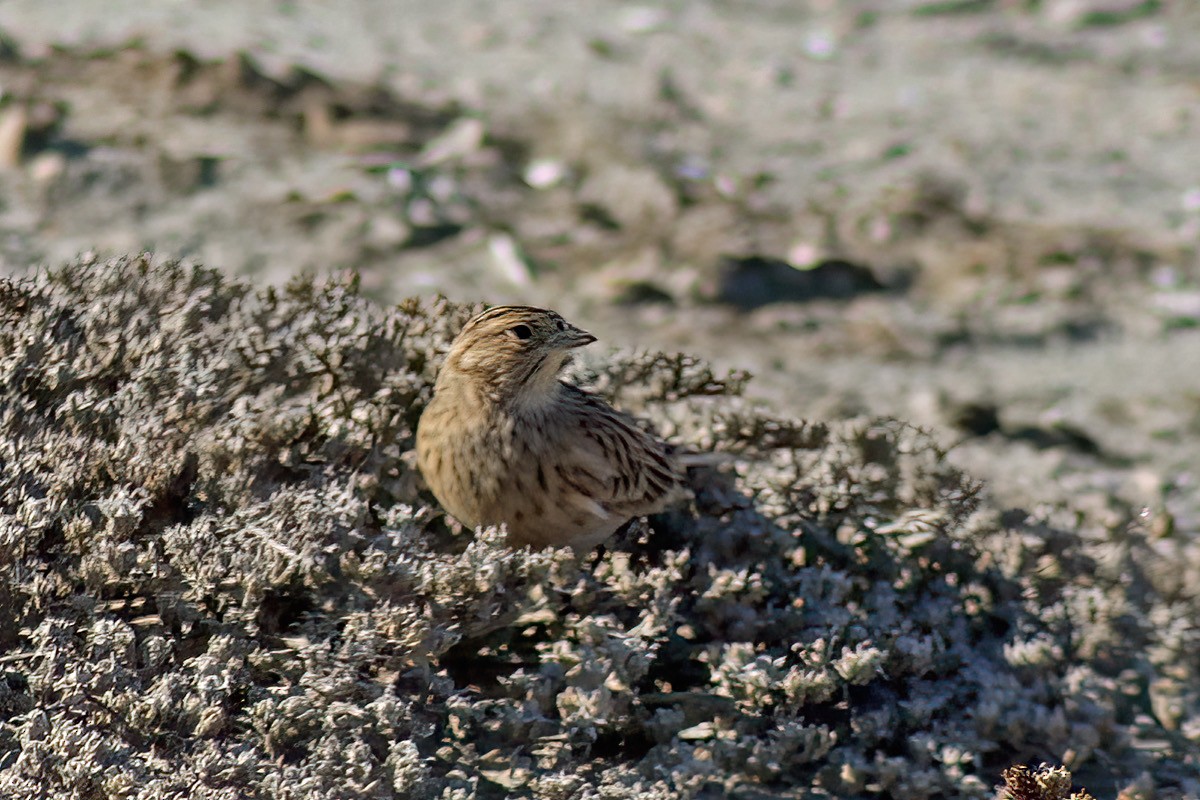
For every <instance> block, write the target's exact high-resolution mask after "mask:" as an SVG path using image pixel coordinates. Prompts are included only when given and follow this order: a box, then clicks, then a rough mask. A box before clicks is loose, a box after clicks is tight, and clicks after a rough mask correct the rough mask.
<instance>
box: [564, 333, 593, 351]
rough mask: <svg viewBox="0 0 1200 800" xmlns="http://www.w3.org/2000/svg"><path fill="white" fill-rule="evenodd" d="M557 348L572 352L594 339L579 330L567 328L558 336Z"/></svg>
mask: <svg viewBox="0 0 1200 800" xmlns="http://www.w3.org/2000/svg"><path fill="white" fill-rule="evenodd" d="M558 341H559V347H561V348H563V349H564V350H573V349H575V348H576V347H583V346H585V345H589V344H591V343H592V342H594V341H596V337H595V336H592V335H591V334H590V333H588V332H587V331H585V330H580V329H579V328H567V329H566V330H565V331H563V332H562V333H560V334H559V335H558Z"/></svg>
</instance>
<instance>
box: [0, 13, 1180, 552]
mask: <svg viewBox="0 0 1200 800" xmlns="http://www.w3.org/2000/svg"><path fill="white" fill-rule="evenodd" d="M0 30H2V31H3V32H4V33H5V36H6V38H7V47H6V58H5V59H4V63H3V64H2V65H0V81H2V84H3V88H4V105H3V107H2V108H0V110H2V111H3V112H4V116H3V122H2V124H0V158H3V160H4V163H5V164H6V165H7V166H6V169H5V170H4V173H3V175H2V177H0V186H2V187H3V192H4V198H5V202H4V204H3V207H2V208H0V232H2V233H3V236H2V237H0V259H2V261H0V264H2V265H3V269H4V270H5V271H8V272H21V271H24V270H27V269H29V268H31V267H32V266H34V265H37V264H40V263H59V262H62V261H65V260H66V259H68V258H70V257H71V256H73V255H74V254H76V253H78V252H81V251H85V250H96V251H98V252H100V253H102V254H116V253H123V252H131V251H137V250H139V249H143V248H148V249H153V250H156V251H159V252H161V253H163V254H169V255H185V256H188V257H190V258H194V259H196V260H199V261H202V262H204V263H206V264H209V265H212V266H216V267H219V268H221V269H224V270H228V271H230V272H233V273H239V274H249V275H253V276H256V278H257V279H260V280H262V281H272V282H281V281H283V280H286V279H287V277H288V276H290V275H293V274H295V273H297V272H304V271H316V272H325V271H330V270H341V269H348V268H349V269H355V270H359V271H361V273H362V274H363V281H364V284H365V285H366V286H368V287H369V288H370V290H371V291H372V292H373V293H374V294H375V295H377V296H378V297H380V298H383V299H386V300H394V299H398V298H400V297H404V296H407V295H412V294H429V293H433V292H444V293H446V294H448V295H450V296H452V297H454V298H457V299H464V300H466V299H469V300H479V299H483V300H487V301H502V300H523V301H528V302H535V303H544V304H548V305H553V306H555V307H558V308H560V309H562V310H563V311H564V312H566V313H568V314H570V315H572V316H573V317H574V318H575V319H577V320H578V321H579V322H580V323H581V324H583V325H585V326H590V327H591V328H593V329H594V332H595V333H597V334H598V335H599V336H600V337H601V338H602V340H603V342H604V343H605V344H608V345H615V346H631V347H653V348H668V349H670V348H679V349H685V350H687V351H690V352H694V353H697V354H700V355H703V356H705V357H707V358H710V359H712V360H714V361H715V362H716V363H717V364H718V365H720V366H721V367H723V368H740V369H748V370H750V371H751V372H753V373H755V374H756V375H757V376H758V378H757V381H756V382H755V383H754V384H753V387H754V388H753V389H752V390H751V393H752V394H754V395H756V396H758V397H760V398H762V399H763V400H764V401H765V402H768V403H772V404H775V405H777V406H781V407H784V408H786V409H787V410H789V411H792V412H796V413H799V414H801V415H804V416H807V417H814V418H822V419H830V418H841V417H846V416H851V415H856V414H863V413H871V414H890V415H895V416H898V417H901V418H903V419H909V420H913V421H915V422H918V423H920V424H922V425H926V426H929V427H930V429H931V430H933V431H934V433H935V435H937V436H938V438H939V439H941V440H942V441H944V442H945V443H946V444H947V445H948V446H953V457H954V458H955V459H956V460H958V462H959V463H961V464H963V465H965V466H967V467H968V468H969V469H970V470H971V471H972V472H973V473H975V474H977V475H980V476H982V477H984V478H986V479H988V480H989V482H990V486H991V488H992V491H993V492H994V493H995V494H997V495H998V496H999V498H1000V499H1001V500H1002V501H1003V502H1005V503H1011V504H1017V505H1022V506H1026V507H1037V506H1039V505H1041V504H1048V506H1050V507H1057V506H1066V507H1070V508H1076V509H1081V510H1083V511H1084V512H1085V513H1097V514H1108V513H1110V512H1111V509H1112V508H1114V507H1118V508H1125V507H1126V506H1128V507H1129V508H1130V511H1129V513H1130V514H1133V515H1135V516H1136V515H1137V514H1138V513H1139V509H1142V508H1143V507H1144V508H1145V509H1146V510H1145V512H1144V513H1143V514H1142V517H1143V519H1149V520H1151V521H1152V523H1153V524H1155V525H1157V526H1159V527H1161V528H1162V529H1163V530H1171V529H1172V526H1173V529H1174V530H1175V531H1177V532H1178V533H1180V534H1183V535H1189V536H1191V535H1195V534H1196V532H1197V530H1200V500H1198V495H1200V492H1198V490H1197V481H1198V480H1200V476H1198V473H1197V471H1196V466H1195V458H1196V453H1197V452H1200V369H1197V366H1198V365H1200V330H1198V326H1200V266H1198V260H1197V254H1196V253H1197V251H1196V244H1197V239H1198V237H1200V148H1198V147H1197V146H1196V142H1197V141H1200V83H1197V81H1196V75H1197V74H1200V46H1198V45H1197V42H1200V9H1196V8H1194V7H1192V6H1191V5H1189V4H1185V3H1166V2H1162V3H1159V2H1132V1H1130V0H1056V1H1054V2H1051V1H1049V0H1047V1H1046V2H1040V3H1018V2H987V1H986V0H985V1H984V2H971V1H970V0H963V1H962V2H953V0H952V1H951V2H903V3H896V2H859V3H835V2H815V1H814V2H808V3H790V2H788V3H785V2H760V3H754V4H736V3H726V2H715V1H714V2H697V3H658V4H653V3H645V4H629V3H616V2H600V1H599V0H592V1H589V2H582V3H574V4H571V5H570V6H569V7H568V6H566V5H561V4H555V3H545V2H534V1H528V2H514V3H505V4H489V3H477V2H465V1H464V0H456V1H454V2H444V3H437V4H433V3H428V4H419V3H403V4H396V3H383V2H367V1H365V0H363V1H361V2H347V3H338V4H305V3H276V4H264V3H242V2H204V3H196V2H176V3H169V4H167V3H164V4H155V5H154V6H152V7H150V8H147V7H145V5H144V4H138V3H88V2H74V3H70V4H47V3H39V2H9V3H5V4H4V5H3V6H0ZM831 259H836V260H840V261H839V262H838V263H837V264H834V265H833V267H832V270H831V265H830V260H831ZM838 264H841V265H842V266H849V267H851V268H853V270H857V271H856V272H854V273H853V274H854V275H855V276H857V278H856V279H854V280H851V281H850V284H849V285H848V286H849V288H847V287H846V285H844V284H839V283H838V282H837V279H836V275H833V273H835V272H836V270H837V267H838ZM864 276H865V277H864ZM839 287H841V288H839ZM766 301H773V302H766ZM597 357H603V353H598V354H597ZM1114 519H1116V520H1117V522H1114V523H1113V524H1126V523H1127V522H1128V519H1129V515H1128V514H1117V515H1115V517H1114Z"/></svg>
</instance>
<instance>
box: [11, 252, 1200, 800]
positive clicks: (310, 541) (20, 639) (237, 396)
mask: <svg viewBox="0 0 1200 800" xmlns="http://www.w3.org/2000/svg"><path fill="white" fill-rule="evenodd" d="M470 311H471V309H469V308H464V307H456V306H451V305H449V304H446V303H444V302H440V301H430V302H416V301H412V302H405V303H402V304H401V305H400V306H398V307H396V308H393V309H385V308H381V307H379V306H377V305H375V304H374V303H372V302H371V301H369V300H366V299H364V298H362V297H361V296H359V294H358V293H357V287H356V285H355V283H354V282H353V281H343V282H336V281H335V282H329V283H322V284H314V283H312V282H307V281H296V282H293V283H291V284H289V285H288V286H287V287H286V288H281V289H261V290H260V289H253V288H251V287H249V286H247V285H244V284H240V283H236V282H233V281H231V280H229V279H227V278H224V277H222V276H221V275H220V274H219V273H217V272H215V271H213V270H209V269H204V268H196V267H189V266H184V265H179V264H174V263H168V264H160V265H152V263H151V259H149V258H147V257H140V258H126V259H119V260H115V261H110V262H106V263H102V262H96V261H94V260H88V259H84V260H83V261H81V262H79V263H75V264H73V265H70V266H68V267H66V268H63V269H60V270H56V271H52V272H48V273H41V274H39V275H37V276H36V277H35V278H32V279H30V280H18V281H11V282H4V283H0V652H3V655H2V656H0V670H2V673H0V794H3V795H4V796H6V797H64V798H67V797H70V798H147V800H148V799H149V798H166V797H179V796H188V797H193V798H229V799H230V800H232V798H243V797H271V798H314V799H315V798H329V797H345V798H362V797H372V798H393V797H445V798H467V797H473V796H479V797H502V796H529V797H538V798H567V797H605V798H622V797H627V798H635V797H636V798H649V797H664V798H665V797H715V796H731V797H769V796H787V797H800V796H826V795H829V796H838V797H857V796H863V797H866V796H888V797H896V798H925V797H937V796H954V797H987V796H990V795H991V794H992V793H993V791H994V789H993V786H994V785H995V784H996V783H997V782H998V781H999V779H1000V776H1001V773H1002V771H1003V770H1004V769H1005V768H1006V767H1009V766H1010V765H1012V764H1014V763H1018V764H1019V763H1024V762H1030V761H1033V762H1036V761H1040V760H1049V761H1054V762H1066V764H1067V765H1068V767H1070V768H1071V769H1072V770H1073V771H1075V773H1076V775H1077V776H1078V777H1079V779H1080V780H1082V781H1084V782H1085V783H1086V784H1087V785H1088V786H1089V787H1090V788H1092V789H1093V791H1096V792H1105V791H1110V792H1112V793H1115V791H1116V789H1118V788H1119V787H1122V786H1129V785H1131V782H1135V784H1134V785H1136V786H1144V785H1145V784H1146V779H1144V778H1143V779H1142V780H1141V782H1140V783H1136V782H1137V781H1138V778H1139V776H1141V775H1143V774H1144V773H1150V774H1152V775H1153V776H1154V781H1153V782H1154V785H1155V786H1156V787H1157V790H1156V791H1157V794H1156V795H1155V796H1157V797H1182V796H1187V795H1190V796H1195V795H1196V794H1197V793H1198V792H1200V769H1198V765H1197V763H1196V758H1195V753H1196V745H1197V742H1198V741H1200V698H1198V693H1197V690H1196V688H1195V687H1196V686H1197V685H1198V682H1200V675H1198V674H1197V666H1196V665H1197V664H1200V638H1198V636H1197V631H1196V628H1195V624H1194V620H1195V619H1197V617H1200V594H1198V591H1200V590H1198V589H1197V587H1198V586H1200V574H1198V573H1200V553H1198V552H1197V546H1196V545H1195V544H1194V543H1193V544H1191V545H1188V544H1186V543H1183V542H1179V541H1176V540H1174V539H1172V538H1170V537H1169V536H1167V537H1165V538H1160V539H1157V540H1152V539H1151V538H1150V535H1149V534H1148V533H1147V532H1146V531H1144V530H1141V529H1140V528H1138V527H1137V526H1136V525H1134V526H1128V525H1124V526H1119V527H1114V528H1111V529H1098V528H1092V527H1081V526H1080V524H1079V523H1078V522H1077V521H1076V520H1074V519H1063V520H1055V519H1046V520H1038V519H1035V518H1033V517H1030V516H1029V515H1027V514H1025V513H1024V512H1019V511H1008V512H1001V511H1000V510H997V509H995V508H992V507H990V506H989V504H988V503H987V501H986V500H981V497H980V494H979V489H978V486H977V485H975V484H974V483H973V482H971V481H970V480H968V479H966V478H965V477H964V476H963V475H961V474H960V473H958V472H956V471H955V470H954V469H952V468H950V467H949V466H948V465H947V464H946V463H945V462H944V460H943V459H942V457H941V454H940V453H939V452H938V451H937V449H936V448H935V447H934V446H933V445H932V444H931V442H930V441H929V440H928V438H927V437H926V436H925V435H923V434H922V433H921V432H919V431H917V430H914V429H912V428H910V427H907V426H905V425H902V424H899V423H895V422H889V421H884V420H874V421H867V420H864V421H859V422H855V423H848V424H846V425H843V426H839V427H838V428H837V429H826V428H825V427H823V426H817V425H809V424H806V423H803V422H799V421H794V420H787V419H779V418H772V417H769V416H767V415H765V414H764V413H763V412H761V411H758V410H756V409H753V408H751V407H750V406H749V405H747V404H746V403H745V402H744V401H743V400H742V399H741V398H740V397H739V395H740V392H741V386H742V383H743V380H742V376H738V375H733V376H728V377H727V378H724V377H722V376H719V375H714V374H713V373H712V371H711V370H709V369H708V368H707V367H706V366H705V365H703V364H701V363H698V362H696V361H695V360H693V359H688V358H683V357H676V356H662V355H628V354H626V355H616V356H613V357H610V358H606V359H605V363H604V366H602V367H598V368H596V369H594V370H593V371H592V372H591V373H587V372H583V373H582V374H583V375H584V376H585V379H586V380H588V381H589V382H590V383H592V385H594V386H595V387H597V388H598V390H600V391H603V392H605V393H606V394H607V395H609V396H611V397H613V398H614V399H615V401H616V402H618V403H620V404H623V405H625V406H626V407H631V408H635V409H636V410H638V411H639V413H642V414H644V415H646V416H648V417H650V418H652V419H654V420H655V421H656V423H657V424H658V425H659V426H660V427H662V428H663V429H665V430H668V431H670V432H671V433H672V435H673V436H674V437H675V438H676V440H678V441H681V442H688V443H691V444H693V445H698V446H704V447H716V448H719V449H725V450H732V451H737V452H740V453H742V454H743V457H742V458H741V459H739V461H738V463H737V464H736V465H735V466H734V467H733V468H731V469H728V470H726V471H725V472H713V471H708V472H698V473H694V474H693V475H692V476H691V477H692V479H693V481H694V484H695V489H696V494H697V498H696V502H695V503H694V505H693V506H692V507H691V508H690V509H687V510H683V511H678V512H673V513H671V514H667V515H663V516H660V517H656V518H654V519H652V520H650V522H649V525H648V526H635V527H634V528H633V529H632V530H631V531H630V532H629V533H628V534H627V535H626V536H625V537H624V539H622V540H621V541H619V542H617V543H614V544H613V545H612V546H610V547H608V548H606V549H604V550H603V551H602V552H601V553H600V554H599V555H596V556H593V557H591V558H589V559H585V560H584V562H583V563H577V562H576V561H575V560H574V559H573V558H572V557H571V555H570V553H569V552H568V551H560V552H554V551H545V552H528V551H518V552H513V551H509V550H507V549H505V548H504V547H503V546H502V545H501V543H500V541H499V537H498V536H497V535H496V533H495V532H485V533H484V534H482V535H480V536H478V537H476V538H475V539H474V540H470V541H468V539H467V537H463V536H456V535H455V534H454V532H453V531H452V530H450V529H449V528H448V527H447V526H446V525H445V523H444V522H443V520H442V519H441V518H440V517H439V516H438V515H437V513H436V512H435V510H434V509H433V508H432V507H431V506H430V504H429V498H428V497H427V496H426V495H424V494H422V493H421V492H420V491H419V484H418V482H417V481H416V479H415V476H414V474H413V469H412V467H411V464H410V461H409V460H408V458H407V457H406V453H407V451H409V449H410V448H411V445H412V438H413V429H414V426H415V423H416V420H417V418H418V416H419V414H420V411H421V408H422V407H423V404H424V402H425V401H426V400H427V399H428V397H429V392H430V386H431V381H432V377H433V375H434V372H435V367H436V364H437V361H438V359H439V357H440V354H441V353H442V352H444V350H445V348H446V346H447V344H448V342H449V339H450V337H451V336H452V335H453V333H454V332H455V331H456V329H457V326H458V325H459V324H461V322H462V321H463V320H464V319H465V318H466V316H467V315H468V314H469V313H470ZM644 374H649V375H652V376H654V380H653V381H652V383H653V386H652V387H651V389H650V391H645V390H643V391H641V392H640V393H639V392H636V391H634V388H633V387H627V386H626V385H625V380H628V379H629V378H630V377H638V376H641V375H644ZM638 381H639V382H640V381H641V378H640V377H638ZM635 386H636V384H635ZM1131 791H1134V790H1131ZM1130 796H1134V795H1130Z"/></svg>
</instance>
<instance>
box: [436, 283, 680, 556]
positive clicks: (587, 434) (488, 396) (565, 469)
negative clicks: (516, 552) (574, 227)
mask: <svg viewBox="0 0 1200 800" xmlns="http://www.w3.org/2000/svg"><path fill="white" fill-rule="evenodd" d="M595 341H596V337H595V336H593V335H591V334H590V333H588V332H587V331H584V330H582V329H580V328H578V327H576V326H575V325H572V324H571V323H569V322H567V321H566V320H565V319H563V317H562V316H561V315H560V314H558V313H556V312H554V311H551V310H549V309H544V308H537V307H534V306H522V305H503V306H495V307H492V308H489V309H487V310H486V311H483V312H482V313H480V314H478V315H476V316H475V317H473V318H472V319H470V320H469V321H468V322H467V324H466V325H465V326H463V329H462V330H461V331H460V332H459V334H458V336H457V337H455V339H454V341H453V342H452V343H451V345H450V350H449V352H448V353H447V354H446V357H445V360H444V361H443V363H442V365H441V367H440V369H439V370H438V374H437V379H436V381H435V383H434V390H433V398H432V399H431V400H430V402H429V404H428V405H427V406H426V407H425V409H424V411H423V412H422V414H421V417H420V420H419V421H418V423H417V435H416V450H417V466H418V468H419V470H420V472H421V475H422V477H423V478H424V479H425V483H426V484H427V485H428V487H429V489H430V490H431V491H432V492H433V495H434V497H436V498H437V500H438V502H439V503H440V504H441V506H442V508H443V509H445V510H446V512H447V513H449V514H450V516H452V517H454V518H455V519H457V520H458V521H459V522H461V523H462V524H463V525H465V526H467V527H468V528H480V527H483V526H491V525H497V526H499V525H503V526H504V527H505V529H506V530H507V542H508V544H509V545H510V546H512V547H517V548H520V547H525V546H529V547H532V548H535V549H541V548H544V547H563V546H569V547H571V548H572V549H573V550H574V551H575V552H576V553H581V552H587V551H590V550H592V549H593V548H594V547H595V546H596V545H598V544H600V543H601V542H603V541H604V540H606V539H607V538H608V537H610V536H611V535H612V534H613V533H614V532H616V531H617V530H618V529H619V528H620V527H621V526H623V525H624V524H625V523H626V522H628V521H629V520H631V519H633V518H635V517H640V516H643V515H648V514H655V513H658V512H660V511H663V510H665V509H667V508H668V507H670V506H672V505H675V504H677V503H679V502H680V501H682V500H684V499H686V498H687V497H689V496H690V491H689V490H688V488H687V486H686V484H685V481H684V478H683V473H682V471H681V469H680V465H679V464H677V463H675V462H674V460H673V459H672V456H671V452H670V448H669V447H668V445H667V444H666V443H665V442H664V441H662V440H661V439H659V438H658V437H656V436H654V435H653V434H650V433H647V432H646V431H644V430H642V429H641V428H639V427H638V426H637V424H636V423H635V422H634V421H633V420H632V419H631V418H630V417H628V416H627V415H625V414H623V413H621V412H619V411H617V410H616V409H614V408H613V407H612V406H610V405H609V404H608V403H606V402H605V401H604V400H603V399H601V398H599V397H597V396H596V395H593V394H591V393H589V392H586V391H584V390H583V389H581V388H579V387H578V386H575V385H573V384H571V383H568V382H566V381H563V380H561V379H560V378H559V373H560V371H561V370H562V368H563V366H564V365H565V364H566V363H567V362H568V361H569V360H570V359H571V357H572V353H573V351H575V350H576V349H577V348H580V347H584V346H586V345H589V344H592V343H593V342H595Z"/></svg>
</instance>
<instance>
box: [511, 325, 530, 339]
mask: <svg viewBox="0 0 1200 800" xmlns="http://www.w3.org/2000/svg"><path fill="white" fill-rule="evenodd" d="M508 330H509V333H511V334H513V335H514V336H516V337H517V338H518V339H528V338H529V337H530V336H533V331H531V330H530V329H529V326H528V325H514V326H512V327H511V328H509V329H508Z"/></svg>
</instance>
